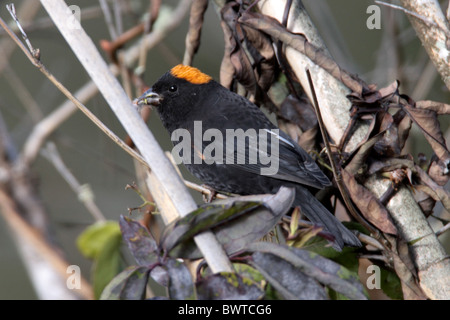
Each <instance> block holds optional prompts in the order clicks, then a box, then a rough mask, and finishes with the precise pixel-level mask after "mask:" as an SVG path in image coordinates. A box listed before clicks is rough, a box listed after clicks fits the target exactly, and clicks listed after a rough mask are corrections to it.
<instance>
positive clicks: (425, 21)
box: [375, 0, 450, 37]
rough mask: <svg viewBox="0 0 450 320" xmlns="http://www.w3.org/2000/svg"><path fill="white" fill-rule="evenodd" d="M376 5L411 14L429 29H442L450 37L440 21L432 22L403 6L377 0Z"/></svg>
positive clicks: (449, 32) (449, 33)
mask: <svg viewBox="0 0 450 320" xmlns="http://www.w3.org/2000/svg"><path fill="white" fill-rule="evenodd" d="M375 3H378V4H381V5H383V6H386V7H390V8H393V9H396V10H400V11H403V12H404V13H406V14H409V15H410V16H413V17H415V18H417V19H419V20H422V21H423V22H424V23H425V24H426V25H427V26H429V27H434V28H439V29H441V30H442V31H443V32H444V33H445V34H446V35H447V37H450V31H449V30H448V29H447V28H446V27H445V26H443V25H442V24H441V23H440V22H439V21H438V20H437V21H433V20H431V19H429V18H427V17H425V16H423V15H421V14H418V13H416V12H413V11H410V10H408V9H405V8H403V7H402V6H398V5H395V4H391V3H387V2H383V1H378V0H375Z"/></svg>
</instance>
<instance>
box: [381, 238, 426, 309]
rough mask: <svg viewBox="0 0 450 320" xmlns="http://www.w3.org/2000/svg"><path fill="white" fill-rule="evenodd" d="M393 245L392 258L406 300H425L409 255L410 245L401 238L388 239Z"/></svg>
mask: <svg viewBox="0 0 450 320" xmlns="http://www.w3.org/2000/svg"><path fill="white" fill-rule="evenodd" d="M387 239H388V240H389V242H390V243H391V247H392V252H391V257H392V260H393V262H394V269H395V273H396V274H397V276H398V277H399V279H400V281H401V284H402V291H403V298H404V299H405V300H424V299H426V296H425V295H424V294H423V292H422V290H421V289H420V287H419V285H418V280H417V275H416V270H415V267H414V263H413V262H412V260H411V257H410V255H409V249H408V244H407V243H406V241H404V240H402V239H401V238H398V239H395V238H393V237H387Z"/></svg>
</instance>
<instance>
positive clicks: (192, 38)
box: [183, 0, 208, 65]
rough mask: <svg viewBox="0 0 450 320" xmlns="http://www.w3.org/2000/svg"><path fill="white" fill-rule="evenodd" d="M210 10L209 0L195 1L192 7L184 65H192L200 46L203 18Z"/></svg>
mask: <svg viewBox="0 0 450 320" xmlns="http://www.w3.org/2000/svg"><path fill="white" fill-rule="evenodd" d="M207 8H208V0H195V1H194V2H193V3H192V6H191V13H190V18H189V31H188V33H187V35H186V50H185V52H184V58H183V64H185V65H191V64H192V60H193V59H194V54H195V53H197V50H198V47H199V46H200V36H201V31H202V26H203V18H204V15H205V12H206V9H207Z"/></svg>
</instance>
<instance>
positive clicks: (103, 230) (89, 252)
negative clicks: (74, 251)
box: [77, 221, 120, 259]
mask: <svg viewBox="0 0 450 320" xmlns="http://www.w3.org/2000/svg"><path fill="white" fill-rule="evenodd" d="M117 236H120V228H119V224H118V223H117V222H116V221H106V222H96V223H94V224H92V225H90V226H89V227H87V228H86V229H85V230H84V231H83V233H81V234H80V235H79V236H78V238H77V247H78V249H79V250H80V252H81V253H82V254H83V255H84V256H85V257H86V258H89V259H95V258H97V257H98V255H99V254H100V252H101V251H102V250H103V248H104V247H105V245H106V244H107V243H108V242H109V241H111V239H114V238H117Z"/></svg>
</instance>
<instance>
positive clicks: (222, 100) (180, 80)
mask: <svg viewBox="0 0 450 320" xmlns="http://www.w3.org/2000/svg"><path fill="white" fill-rule="evenodd" d="M136 103H138V104H148V105H153V106H156V109H157V110H158V113H159V115H160V118H161V120H162V123H163V124H164V126H165V128H166V129H167V130H168V131H169V134H170V135H171V136H172V134H173V133H174V132H176V131H177V130H178V129H184V130H187V132H189V133H190V135H191V136H192V137H194V135H195V134H197V136H196V137H197V138H199V137H200V138H201V137H203V138H204V136H203V135H204V134H205V132H206V131H207V130H209V129H214V130H210V131H209V133H212V134H210V135H209V137H207V138H208V139H206V141H205V139H202V141H201V142H200V144H195V143H194V139H192V140H191V141H190V147H191V148H190V150H189V152H190V157H189V154H183V155H184V156H185V158H184V163H185V166H186V167H187V168H188V169H189V171H190V172H191V173H192V174H193V175H195V176H196V177H197V178H199V179H200V180H201V181H202V182H203V183H204V184H206V185H208V186H210V187H211V188H213V189H215V190H217V191H224V192H231V193H237V194H243V195H245V194H260V193H261V194H262V193H275V192H277V191H278V189H279V188H280V187H281V186H289V187H294V188H295V190H296V197H295V201H294V205H296V206H300V208H301V210H302V212H303V213H304V214H305V215H306V216H307V217H308V218H309V219H310V220H311V221H312V222H313V223H314V224H317V225H320V226H322V227H323V228H324V230H325V231H327V232H329V233H331V234H332V235H333V236H334V238H335V239H334V247H335V248H336V249H338V250H339V249H341V248H342V247H343V246H344V245H345V244H347V245H351V246H360V245H361V244H360V242H359V240H358V239H357V237H356V236H355V235H354V234H353V233H352V232H351V231H349V230H348V229H347V228H345V227H344V226H343V225H342V224H341V222H340V221H339V220H338V219H337V218H336V217H335V216H334V215H332V214H331V213H330V212H329V211H328V210H327V209H326V208H325V207H324V206H323V205H322V204H321V203H320V202H319V201H318V200H317V199H316V198H315V197H314V196H313V195H312V194H311V193H310V192H309V191H308V189H307V187H314V188H317V189H322V188H324V187H327V186H329V185H330V181H329V179H328V178H327V176H326V175H325V174H324V173H323V172H322V171H321V170H320V168H319V167H318V166H317V165H316V163H315V162H314V160H313V159H312V158H311V157H310V156H309V155H308V154H307V153H306V152H305V151H304V150H303V149H302V148H301V147H300V146H298V145H297V144H296V143H295V142H294V141H293V140H291V139H290V138H289V136H288V135H287V134H285V133H284V132H282V131H281V130H279V129H278V128H277V127H276V126H275V125H274V124H273V123H272V122H271V121H270V120H269V119H268V118H267V117H266V116H265V114H264V113H263V112H262V111H261V110H260V109H259V108H258V107H257V106H256V105H254V104H253V103H251V102H250V101H248V100H247V99H245V98H244V97H242V96H240V95H238V94H235V93H233V92H231V91H229V90H228V89H226V88H224V87H223V86H221V85H220V84H219V83H217V82H216V81H214V80H212V79H211V78H210V77H209V76H207V75H205V74H203V73H201V72H200V71H199V70H198V69H195V68H192V67H188V66H182V65H178V66H176V67H174V68H173V69H171V70H170V71H169V72H167V73H166V74H164V75H163V76H162V77H161V78H160V79H159V80H158V81H157V82H156V83H155V84H154V85H153V87H152V88H151V89H150V90H148V91H147V92H146V93H144V94H143V95H142V96H141V97H140V98H138V99H137V100H136ZM199 126H201V130H200V128H199ZM199 130H200V132H199ZM227 130H228V131H227ZM236 130H242V131H241V132H240V133H241V134H242V133H248V134H250V135H249V136H250V137H251V138H253V135H252V133H256V134H259V136H257V138H259V137H261V136H262V135H264V134H265V135H266V137H267V150H266V148H264V144H261V141H260V140H259V139H257V140H254V139H253V140H251V138H250V137H247V139H246V140H242V141H245V144H244V147H242V145H239V144H238V143H237V141H234V148H233V149H232V150H229V149H230V147H229V146H228V145H227V144H226V143H227V142H228V143H230V139H227V133H230V132H236ZM219 132H220V134H218V133H219ZM199 134H200V135H199ZM175 140H176V139H175ZM231 140H232V139H231ZM178 143H185V144H186V141H184V139H179V141H174V145H177V144H178ZM275 143H277V146H278V148H276V145H274V144H275ZM208 145H209V146H210V148H211V146H216V148H214V151H213V152H210V153H209V154H210V155H212V156H213V158H214V161H212V160H211V159H208V153H207V152H204V153H203V151H204V150H206V149H205V148H207V147H208ZM220 145H221V148H220ZM217 146H218V147H217ZM227 147H229V148H227ZM199 149H201V150H199ZM221 149H222V150H221ZM277 149H278V150H277ZM261 150H264V151H266V152H262V151H261ZM210 151H211V150H210ZM260 151H261V152H262V153H261V154H259V153H258V152H260ZM276 151H278V153H276ZM218 152H221V154H220V155H219V154H218ZM252 152H253V153H252ZM252 155H253V157H252ZM254 155H266V156H267V157H269V158H270V157H272V156H273V157H272V158H273V161H275V160H276V161H277V167H278V170H277V172H276V173H275V174H271V175H264V174H261V169H263V168H266V169H268V168H270V165H273V163H264V162H263V161H262V160H261V159H260V158H259V157H257V158H256V162H255V157H254ZM196 157H197V159H196ZM275 157H276V158H275ZM199 159H201V160H203V161H201V163H199V164H197V162H200V160H199ZM218 159H220V160H218ZM208 160H209V161H208ZM266 160H267V159H266ZM196 161H197V162H196ZM205 162H208V163H210V164H207V163H205ZM242 162H243V163H242Z"/></svg>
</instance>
